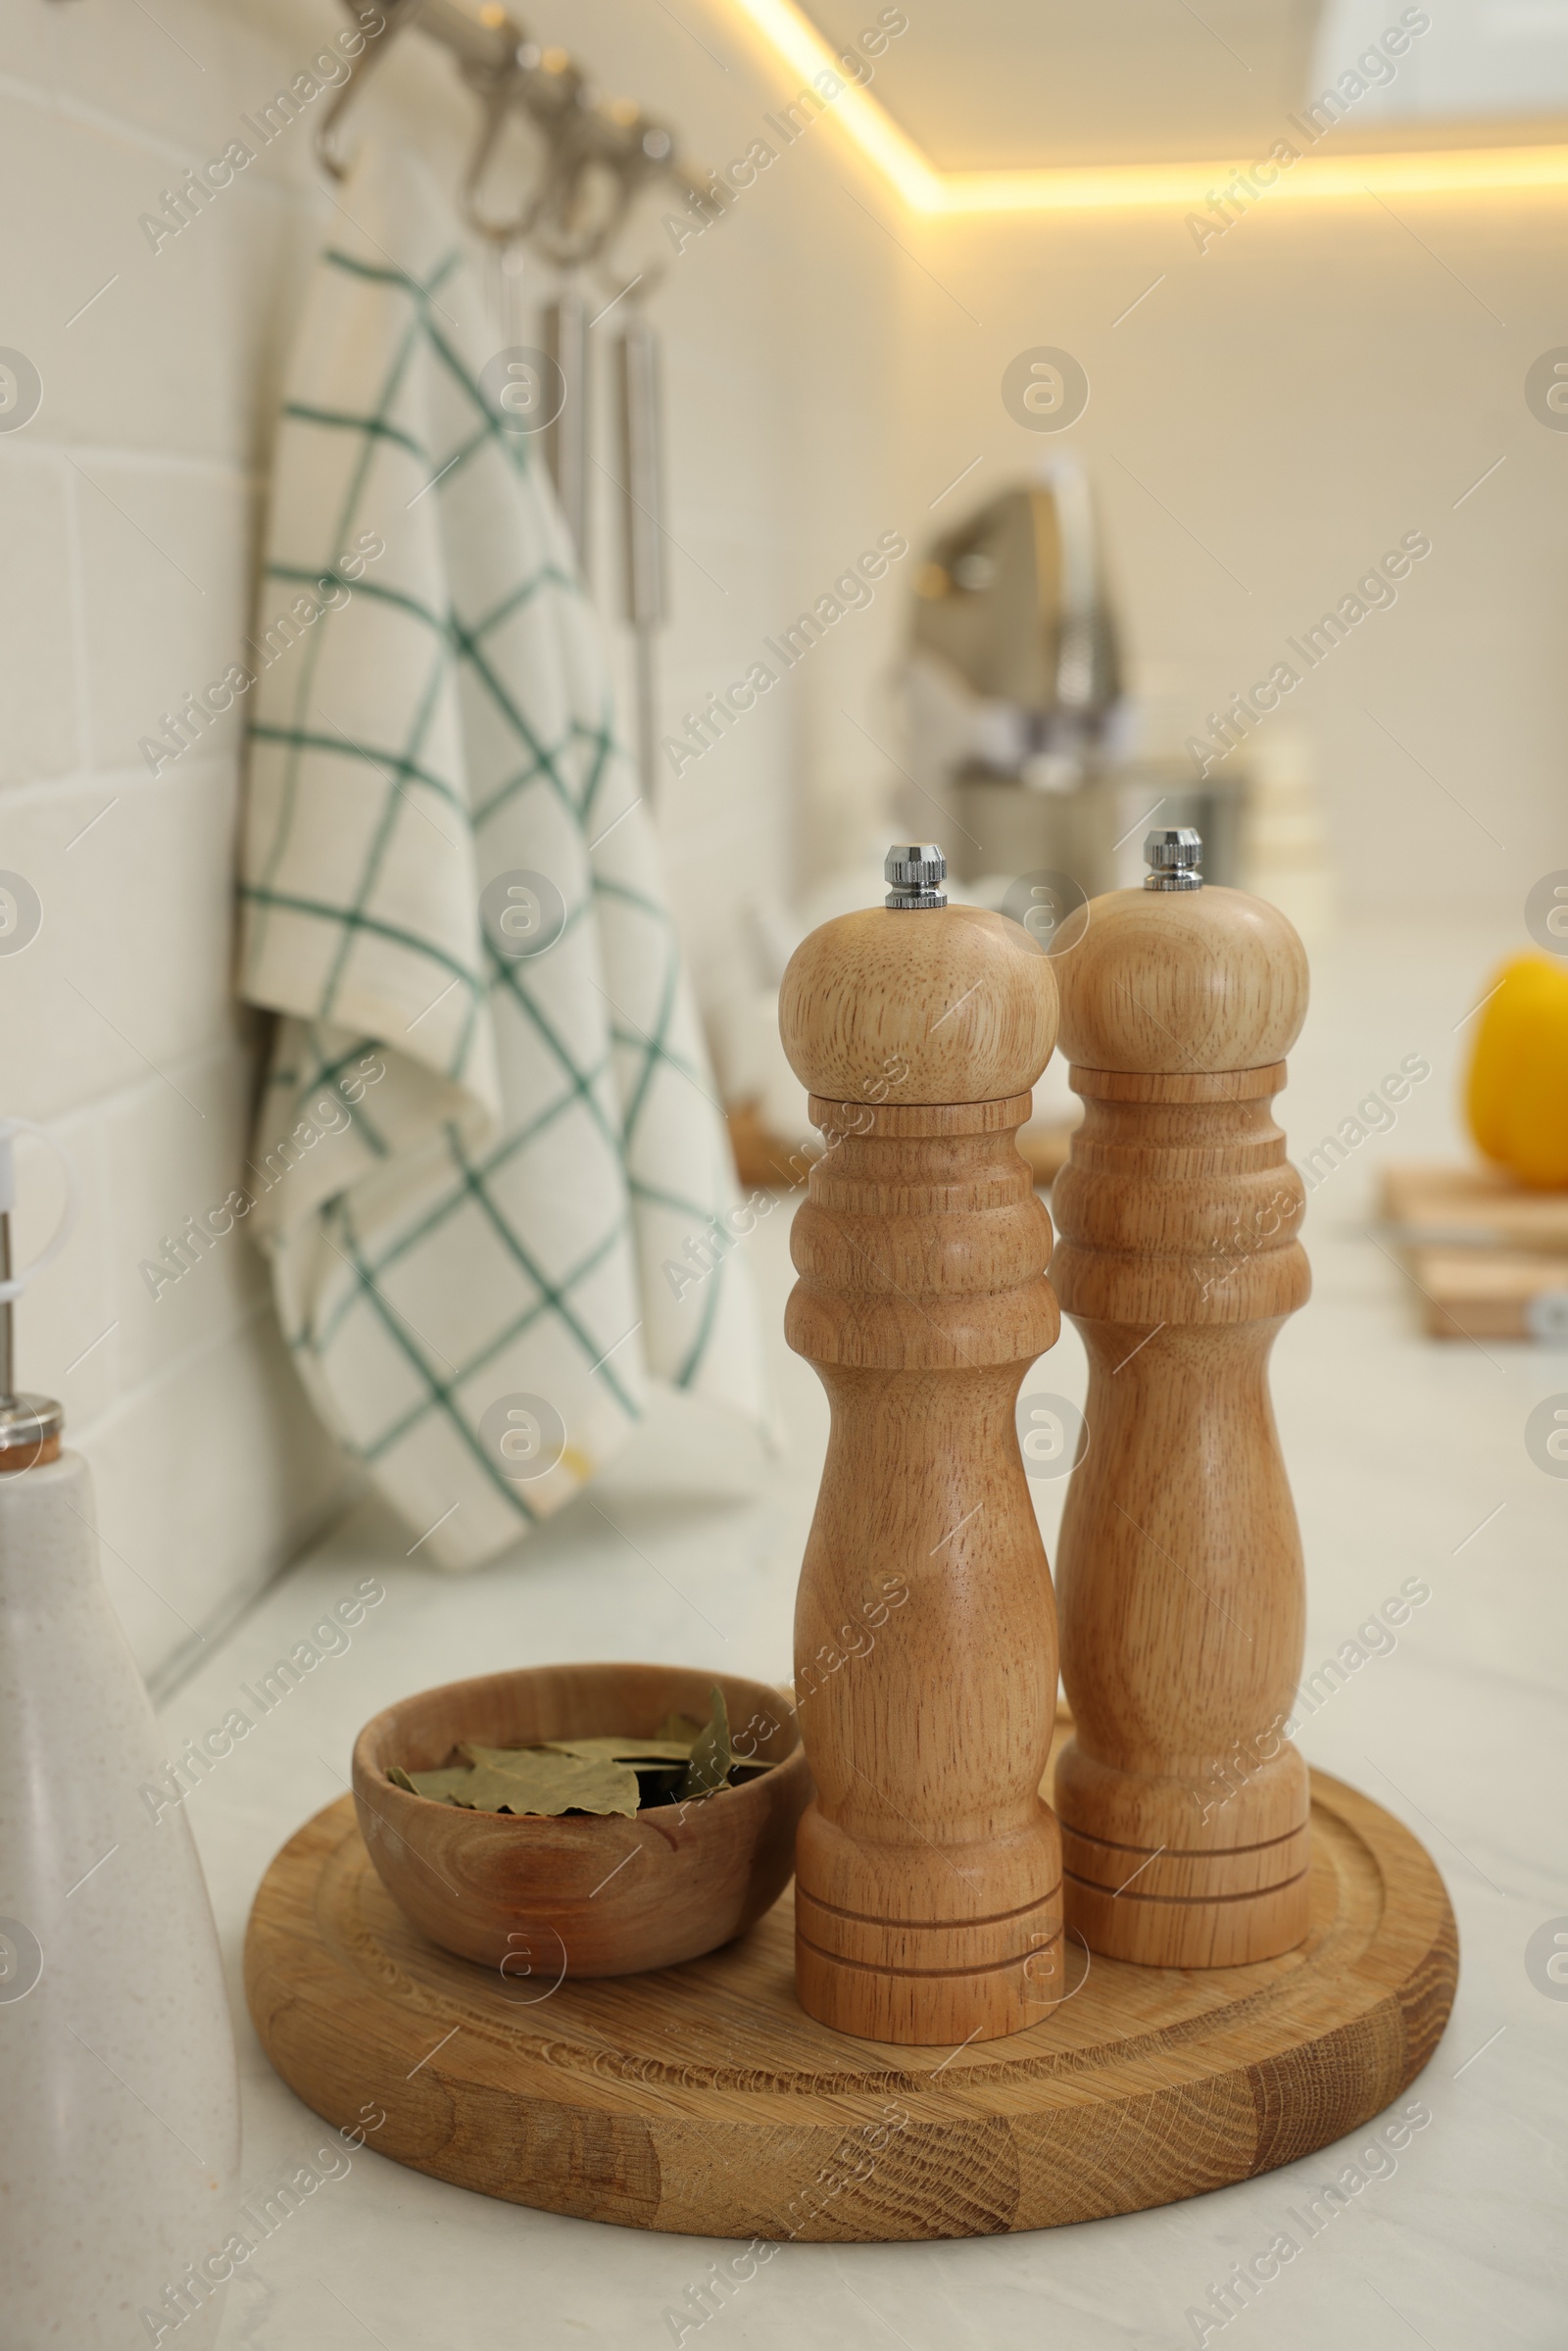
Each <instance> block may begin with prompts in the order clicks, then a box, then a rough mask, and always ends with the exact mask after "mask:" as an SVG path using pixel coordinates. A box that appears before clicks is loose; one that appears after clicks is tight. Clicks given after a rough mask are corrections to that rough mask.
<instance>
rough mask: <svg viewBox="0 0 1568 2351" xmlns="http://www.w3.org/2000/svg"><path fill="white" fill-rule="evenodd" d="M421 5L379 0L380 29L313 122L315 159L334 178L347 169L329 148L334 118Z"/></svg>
mask: <svg viewBox="0 0 1568 2351" xmlns="http://www.w3.org/2000/svg"><path fill="white" fill-rule="evenodd" d="M424 6H425V0H382V7H381V14H382V17H383V18H384V20H385V22H384V23H383V24H382V26H381V29H380V31H379V32H378V33H373V34H371V36H370V38H369V39H368V40H367V42H366V44H365V47H364V49H363V50H362V51H361V52H360V55H359V57H358V58H357V59H355V60H354V61H353V62H352V63H351V65H350V68H349V76H348V79H347V80H346V81H345V82H344V83H343V84H342V85H341V87H340V88H339V89H338V90H337V91H336V93H335V94H334V96H333V99H332V102H331V104H330V106H329V107H328V108H327V110H326V113H325V114H324V115H323V116H322V118H321V120H320V122H319V124H318V126H317V132H316V154H317V160H318V161H319V164H320V165H321V168H322V170H323V171H329V172H330V173H331V175H332V177H333V178H334V179H342V178H344V177H345V176H346V174H347V171H348V165H347V164H346V163H343V162H340V161H339V159H338V157H337V155H336V154H335V153H334V152H333V146H332V133H333V130H334V129H335V128H336V126H337V122H338V118H339V117H340V116H341V114H342V113H343V110H344V108H345V107H346V106H347V105H348V103H349V101H350V99H351V98H353V97H354V95H355V93H356V92H357V91H358V90H360V89H362V88H363V87H364V85H365V82H366V80H367V78H368V75H369V74H370V73H372V72H373V70H374V68H375V67H376V66H377V65H379V63H380V61H381V59H382V58H383V57H384V56H385V55H386V53H387V51H388V50H389V49H390V48H391V46H392V43H393V41H394V40H395V39H396V37H397V35H398V34H399V33H400V32H402V31H403V29H404V27H405V26H406V25H409V24H413V23H414V21H415V19H416V18H417V16H418V15H419V14H420V12H421V10H422V9H423V8H424Z"/></svg>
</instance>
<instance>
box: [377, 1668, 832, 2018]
mask: <svg viewBox="0 0 1568 2351" xmlns="http://www.w3.org/2000/svg"><path fill="white" fill-rule="evenodd" d="M715 1682H716V1683H717V1685H718V1687H719V1688H720V1690H722V1691H723V1692H724V1702H725V1704H726V1705H727V1707H728V1709H729V1719H730V1729H731V1736H732V1737H733V1738H734V1739H736V1740H738V1741H739V1742H741V1744H742V1745H743V1746H744V1747H750V1745H751V1742H752V1740H754V1739H755V1741H756V1753H757V1754H758V1755H759V1756H765V1757H776V1758H777V1759H778V1760H777V1763H776V1766H775V1768H774V1769H773V1770H772V1771H770V1772H762V1773H760V1774H759V1775H758V1777H757V1778H756V1779H754V1780H751V1781H749V1782H747V1783H746V1784H745V1785H743V1786H742V1787H739V1788H720V1789H717V1790H715V1792H714V1793H713V1794H712V1795H711V1796H706V1797H703V1798H702V1799H701V1800H700V1801H698V1802H695V1803H690V1804H687V1805H685V1806H684V1807H683V1806H680V1805H676V1804H670V1805H656V1806H654V1807H653V1808H652V1809H650V1810H648V1811H645V1812H640V1813H638V1814H637V1816H636V1818H635V1819H626V1818H623V1817H622V1816H621V1815H619V1814H611V1815H609V1816H607V1817H604V1818H587V1817H585V1816H584V1815H582V1814H577V1815H575V1816H572V1817H569V1818H563V1819H560V1820H542V1819H534V1818H531V1817H528V1818H514V1817H513V1816H512V1815H511V1814H508V1813H504V1812H468V1811H465V1810H463V1809H461V1808H460V1807H458V1806H456V1805H452V1804H443V1803H439V1802H437V1801H436V1800H435V1798H433V1797H431V1796H419V1795H411V1794H410V1793H409V1791H408V1790H407V1788H397V1787H394V1785H393V1783H392V1782H391V1781H390V1780H389V1779H388V1778H387V1776H386V1774H387V1766H388V1765H389V1764H394V1763H396V1764H401V1765H402V1767H403V1769H404V1770H405V1771H409V1772H422V1771H435V1770H438V1769H439V1768H440V1767H441V1765H443V1764H445V1763H448V1762H451V1761H454V1760H456V1758H455V1756H454V1749H455V1748H456V1746H457V1744H458V1741H459V1740H460V1739H471V1740H474V1741H475V1742H476V1743H477V1744H479V1745H480V1746H492V1747H507V1746H531V1745H534V1744H536V1743H538V1742H539V1741H541V1740H543V1739H586V1738H592V1737H594V1736H597V1735H608V1734H611V1733H616V1732H622V1731H624V1732H627V1733H630V1734H631V1735H632V1736H634V1737H636V1738H640V1739H651V1738H653V1737H654V1735H655V1734H656V1732H657V1730H658V1727H659V1725H660V1724H661V1723H662V1722H663V1720H664V1718H665V1717H666V1716H667V1715H669V1714H671V1713H680V1714H687V1715H692V1716H695V1717H696V1718H697V1719H698V1720H700V1721H705V1720H706V1719H707V1716H708V1711H709V1693H710V1691H711V1689H712V1687H713V1684H714V1683H715ZM810 1794H811V1775H810V1772H809V1768H808V1765H807V1761H806V1750H805V1748H804V1747H803V1746H802V1744H801V1735H800V1731H799V1729H798V1727H797V1725H796V1721H795V1717H794V1714H793V1712H792V1711H791V1709H790V1705H789V1702H788V1700H787V1699H786V1698H784V1697H783V1696H782V1695H781V1694H780V1692H779V1691H778V1690H775V1689H773V1688H772V1687H771V1686H770V1685H769V1684H767V1683H766V1682H750V1681H747V1680H746V1679H745V1678H744V1677H743V1676H741V1675H739V1674H710V1673H703V1672H699V1671H698V1670H696V1669H695V1668H691V1667H686V1666H672V1665H539V1666H531V1667H525V1668H523V1669H521V1670H519V1671H517V1672H515V1673H508V1674H483V1675H480V1676H479V1677H478V1679H477V1680H475V1681H472V1682H448V1683H446V1684H445V1685H444V1686H443V1687H442V1688H441V1689H439V1690H420V1691H419V1692H418V1694H417V1696H415V1697H412V1698H404V1699H402V1700H400V1702H399V1703H398V1704H397V1705H395V1706H388V1707H387V1709H386V1711H385V1712H384V1713H382V1714H378V1715H376V1716H375V1717H374V1718H373V1720H372V1721H370V1722H368V1723H367V1724H366V1726H365V1728H364V1730H363V1731H362V1732H361V1733H360V1736H359V1738H358V1739H356V1741H355V1744H354V1801H355V1806H356V1809H357V1810H358V1813H359V1819H360V1834H361V1835H362V1836H363V1837H364V1838H365V1842H366V1846H367V1848H368V1852H369V1855H370V1859H371V1861H372V1862H373V1863H374V1864H375V1868H376V1873H377V1875H378V1876H379V1878H380V1880H381V1883H382V1885H383V1886H385V1887H386V1889H387V1891H388V1893H389V1894H390V1895H391V1896H392V1899H393V1900H394V1901H395V1902H396V1903H397V1905H398V1907H399V1909H400V1910H402V1911H403V1912H404V1913H405V1915H406V1916H407V1917H409V1918H411V1919H412V1920H413V1921H414V1923H415V1925H416V1926H417V1927H419V1928H421V1929H422V1930H423V1932H424V1933H425V1934H426V1935H429V1936H430V1938H431V1940H432V1941H433V1942H438V1943H440V1944H441V1945H442V1947H443V1949H445V1950H448V1951H456V1952H457V1953H459V1955H460V1956H461V1957H462V1958H465V1959H475V1960H478V1961H479V1962H480V1964H481V1965H482V1966H485V1967H491V1968H497V1969H499V1970H500V1972H501V1973H502V1975H503V1976H504V1977H505V1978H506V1979H507V1981H508V1988H509V1990H515V1996H516V1997H518V1998H531V1997H542V1996H543V1993H544V1987H545V1986H552V1987H553V1984H555V1983H559V1982H560V1981H561V1979H562V1977H563V1976H627V1975H632V1974H634V1973H636V1972H638V1971H640V1970H642V1969H645V1968H662V1967H673V1966H675V1965H676V1964H677V1963H678V1962H679V1961H681V1960H683V1959H696V1958H699V1957H700V1956H701V1955H702V1953H703V1952H705V1951H711V1950H713V1949H715V1948H716V1946H717V1945H718V1944H719V1943H723V1942H728V1941H729V1940H730V1938H731V1936H733V1935H741V1934H744V1933H745V1931H746V1929H747V1928H748V1927H750V1926H752V1925H753V1924H754V1923H755V1922H756V1921H757V1920H758V1919H760V1917H761V1916H762V1913H763V1912H764V1911H765V1910H769V1909H771V1907H772V1905H773V1904H774V1903H775V1902H776V1901H777V1900H778V1897H779V1895H780V1894H781V1893H782V1892H783V1890H784V1888H785V1886H787V1885H788V1884H789V1880H790V1876H791V1873H792V1871H793V1870H794V1867H795V1829H796V1824H797V1822H798V1821H799V1819H800V1817H801V1814H802V1813H803V1812H804V1811H805V1809H806V1806H807V1802H808V1800H809V1797H810Z"/></svg>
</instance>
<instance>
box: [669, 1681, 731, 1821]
mask: <svg viewBox="0 0 1568 2351" xmlns="http://www.w3.org/2000/svg"><path fill="white" fill-rule="evenodd" d="M732 1760H733V1757H732V1756H731V1753H730V1744H729V1708H728V1707H727V1706H726V1705H725V1703H724V1692H723V1691H722V1690H720V1689H719V1687H718V1685H717V1683H716V1682H715V1683H714V1685H713V1690H712V1712H711V1714H710V1716H709V1718H708V1722H707V1725H706V1726H705V1728H704V1729H703V1730H702V1731H701V1732H700V1733H699V1735H698V1736H697V1738H696V1739H693V1741H692V1753H691V1761H690V1762H689V1763H688V1764H687V1766H686V1774H685V1777H684V1779H683V1780H682V1781H681V1784H680V1795H681V1800H682V1802H684V1801H686V1799H687V1798H689V1797H692V1796H709V1795H711V1794H712V1793H713V1792H714V1790H715V1789H716V1788H723V1787H724V1786H725V1785H726V1783H727V1782H728V1779H729V1767H730V1764H731V1762H732Z"/></svg>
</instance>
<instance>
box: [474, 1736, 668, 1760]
mask: <svg viewBox="0 0 1568 2351" xmlns="http://www.w3.org/2000/svg"><path fill="white" fill-rule="evenodd" d="M695 1736H696V1733H695V1731H694V1733H693V1737H695ZM542 1747H543V1749H544V1751H546V1752H548V1753H549V1754H552V1755H584V1756H608V1758H609V1759H610V1761H611V1762H612V1763H685V1762H686V1761H687V1760H688V1758H689V1757H690V1755H691V1751H692V1742H691V1739H598V1738H595V1739H545V1740H543V1741H542ZM463 1751H464V1753H465V1754H470V1753H471V1754H475V1755H478V1754H486V1755H505V1754H509V1753H516V1752H517V1751H518V1750H517V1749H515V1748H507V1747H484V1748H479V1747H473V1748H469V1747H465V1748H464V1750H463ZM522 1751H523V1752H531V1751H532V1750H528V1749H524V1750H522Z"/></svg>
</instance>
